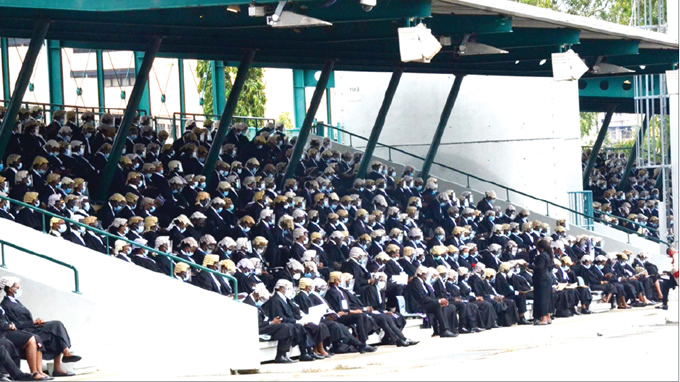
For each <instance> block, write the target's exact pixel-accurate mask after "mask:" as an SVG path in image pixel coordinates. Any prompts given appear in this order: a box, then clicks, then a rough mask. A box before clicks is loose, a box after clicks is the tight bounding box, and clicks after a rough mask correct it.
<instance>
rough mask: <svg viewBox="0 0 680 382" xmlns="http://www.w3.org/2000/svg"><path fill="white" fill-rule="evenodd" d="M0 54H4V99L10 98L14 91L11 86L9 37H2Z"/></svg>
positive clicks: (0, 39) (0, 38)
mask: <svg viewBox="0 0 680 382" xmlns="http://www.w3.org/2000/svg"><path fill="white" fill-rule="evenodd" d="M0 54H2V95H3V98H4V99H10V97H11V96H12V91H11V90H10V87H9V85H10V84H9V82H10V80H9V44H8V42H7V37H0Z"/></svg>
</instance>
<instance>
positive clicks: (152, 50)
mask: <svg viewBox="0 0 680 382" xmlns="http://www.w3.org/2000/svg"><path fill="white" fill-rule="evenodd" d="M161 40H162V39H161V37H158V36H154V37H152V38H151V41H150V42H149V45H148V46H147V49H146V52H145V53H144V59H143V61H142V63H141V65H140V66H139V68H138V69H139V70H138V73H137V78H136V79H135V86H134V87H133V88H132V93H131V94H130V100H129V101H128V104H127V107H126V108H125V113H124V114H123V121H122V122H121V124H120V127H119V128H118V133H117V134H116V139H115V141H114V142H113V148H112V149H111V156H110V157H109V160H108V161H107V162H106V167H105V169H104V172H103V173H102V176H101V178H100V183H99V187H98V188H97V190H96V193H95V197H94V200H97V201H102V200H106V198H107V196H108V193H109V186H110V185H111V180H112V179H113V173H114V172H115V171H116V167H117V166H118V161H119V160H120V157H121V156H122V155H123V150H124V149H125V141H126V139H127V136H128V132H129V131H130V126H131V125H132V120H133V119H134V118H135V116H136V114H137V109H138V108H139V106H140V101H141V100H142V96H143V95H144V93H145V92H146V91H147V90H148V86H147V85H148V80H149V71H150V70H151V67H152V66H153V61H154V59H155V58H156V54H157V53H158V48H159V47H160V45H161Z"/></svg>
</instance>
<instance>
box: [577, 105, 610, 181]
mask: <svg viewBox="0 0 680 382" xmlns="http://www.w3.org/2000/svg"><path fill="white" fill-rule="evenodd" d="M615 111H616V104H612V105H609V107H608V108H607V114H605V116H604V121H603V122H602V127H601V128H600V132H599V133H597V139H596V140H595V144H594V145H593V148H592V150H591V151H590V158H588V164H587V165H586V169H585V170H584V171H583V189H584V190H585V189H586V188H587V186H588V179H590V172H591V171H592V170H593V167H595V162H597V155H598V154H599V153H600V148H602V144H603V143H604V139H605V138H606V137H607V130H608V129H609V123H610V122H611V121H612V117H613V116H614V112H615Z"/></svg>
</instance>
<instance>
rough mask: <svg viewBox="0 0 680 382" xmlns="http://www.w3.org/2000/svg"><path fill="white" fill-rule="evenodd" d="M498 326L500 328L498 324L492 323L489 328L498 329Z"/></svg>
mask: <svg viewBox="0 0 680 382" xmlns="http://www.w3.org/2000/svg"><path fill="white" fill-rule="evenodd" d="M498 328H500V326H498V324H493V326H492V327H491V329H498Z"/></svg>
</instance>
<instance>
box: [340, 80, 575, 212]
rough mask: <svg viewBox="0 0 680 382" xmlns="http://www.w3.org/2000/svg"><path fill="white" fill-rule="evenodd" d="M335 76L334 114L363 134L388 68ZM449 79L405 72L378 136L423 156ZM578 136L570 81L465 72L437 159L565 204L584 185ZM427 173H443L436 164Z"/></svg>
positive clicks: (375, 109)
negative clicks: (472, 74) (572, 193)
mask: <svg viewBox="0 0 680 382" xmlns="http://www.w3.org/2000/svg"><path fill="white" fill-rule="evenodd" d="M335 78H336V87H337V89H336V97H335V98H334V100H333V103H334V113H335V115H338V116H339V117H338V120H339V121H341V122H342V124H343V125H344V128H345V129H346V130H349V131H351V132H354V133H356V134H359V135H362V136H365V137H368V136H369V134H370V131H371V128H372V126H373V123H374V120H375V117H376V115H377V112H378V109H379V107H380V104H381V103H382V100H383V95H384V92H385V89H386V88H387V84H388V82H389V78H390V74H389V73H359V72H336V75H335ZM452 83H453V76H452V75H429V74H428V75H425V74H413V73H407V74H404V76H403V77H402V79H401V83H400V85H399V89H398V90H397V93H396V95H395V97H394V101H393V103H392V108H391V109H390V112H389V114H388V116H387V120H386V125H385V128H384V130H383V133H382V136H381V137H380V142H381V143H385V144H389V145H393V146H397V147H400V148H402V149H405V150H407V151H409V152H411V153H414V154H417V155H420V156H425V154H426V153H427V150H428V149H429V147H430V143H431V139H432V136H433V134H434V131H435V129H436V126H437V124H438V122H439V117H440V114H441V110H442V108H443V105H444V102H445V101H446V97H447V95H448V93H449V90H450V88H451V85H452ZM579 138H580V128H579V106H578V88H577V85H576V82H573V83H566V82H554V81H553V80H552V79H551V78H528V77H490V76H468V77H466V78H465V79H464V80H463V83H462V87H461V90H460V94H459V96H458V99H457V101H456V104H455V106H454V108H453V112H452V114H451V118H450V119H449V123H448V125H447V129H446V131H445V133H444V136H443V138H442V144H441V147H440V148H439V152H438V155H437V158H436V161H437V162H441V163H445V164H447V165H449V166H452V167H454V168H456V169H459V170H462V171H466V172H469V173H472V174H475V175H477V176H480V177H482V178H485V179H489V180H492V181H496V182H498V183H500V184H504V185H506V186H509V187H512V188H515V189H518V190H520V191H524V192H527V193H529V194H532V195H535V196H538V197H542V198H545V199H548V200H550V201H553V202H556V203H559V204H563V205H566V204H568V200H567V191H579V190H582V184H581V148H580V141H579ZM355 145H356V144H355ZM404 163H408V164H413V165H416V166H418V167H420V166H421V164H422V163H421V162H420V161H413V160H408V159H406V158H404ZM432 174H435V175H442V176H443V177H445V178H447V176H446V173H445V172H442V171H441V169H439V168H438V167H437V166H434V167H433V169H432ZM451 178H452V176H448V179H451ZM456 180H457V182H458V183H462V182H463V181H464V179H458V178H456ZM463 184H465V183H463Z"/></svg>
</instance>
